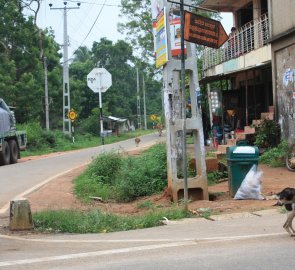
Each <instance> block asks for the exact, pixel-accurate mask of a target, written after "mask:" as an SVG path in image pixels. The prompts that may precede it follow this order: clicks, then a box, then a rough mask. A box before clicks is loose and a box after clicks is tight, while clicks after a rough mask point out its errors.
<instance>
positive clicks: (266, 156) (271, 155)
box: [260, 140, 289, 167]
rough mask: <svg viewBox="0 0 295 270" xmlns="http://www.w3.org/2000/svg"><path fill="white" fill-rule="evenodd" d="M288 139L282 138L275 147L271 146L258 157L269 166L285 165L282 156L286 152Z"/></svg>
mask: <svg viewBox="0 0 295 270" xmlns="http://www.w3.org/2000/svg"><path fill="white" fill-rule="evenodd" d="M288 148H289V146H288V141H286V140H283V141H281V142H280V144H279V145H278V146H277V147H274V148H271V149H269V150H268V151H266V152H265V153H263V155H262V156H261V157H260V161H261V163H264V164H267V165H269V166H271V167H282V166H285V163H284V157H285V156H286V155H287V152H288Z"/></svg>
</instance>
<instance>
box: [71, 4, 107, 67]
mask: <svg viewBox="0 0 295 270" xmlns="http://www.w3.org/2000/svg"><path fill="white" fill-rule="evenodd" d="M106 2H107V0H105V1H104V3H103V5H102V7H101V9H100V11H99V13H98V15H97V16H96V18H95V20H94V22H93V24H92V26H91V28H90V30H89V31H88V33H87V35H86V36H85V38H84V39H83V41H82V42H81V44H80V46H79V47H78V48H77V49H76V50H75V51H74V52H73V54H72V56H71V57H70V58H69V59H71V58H72V57H73V56H74V55H75V53H76V52H77V50H78V49H79V48H80V47H81V46H82V45H83V44H84V42H85V41H86V39H87V38H88V36H89V35H90V33H91V31H92V29H93V27H94V26H95V24H96V22H97V20H98V18H99V17H100V14H101V13H102V10H103V8H104V7H105V4H106ZM68 61H69V60H68Z"/></svg>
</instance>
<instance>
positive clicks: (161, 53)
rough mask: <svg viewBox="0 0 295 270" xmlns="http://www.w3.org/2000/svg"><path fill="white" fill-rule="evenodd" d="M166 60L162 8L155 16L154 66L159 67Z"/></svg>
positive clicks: (165, 37) (164, 13)
mask: <svg viewBox="0 0 295 270" xmlns="http://www.w3.org/2000/svg"><path fill="white" fill-rule="evenodd" d="M167 61H168V48H167V31H166V9H165V8H163V9H162V11H161V12H160V13H159V14H158V17H157V28H156V67H157V68H159V67H161V66H163V65H164V64H166V63H167Z"/></svg>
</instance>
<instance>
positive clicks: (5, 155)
mask: <svg viewBox="0 0 295 270" xmlns="http://www.w3.org/2000/svg"><path fill="white" fill-rule="evenodd" d="M9 163H10V149H9V145H8V142H7V141H3V143H2V152H0V165H8V164H9Z"/></svg>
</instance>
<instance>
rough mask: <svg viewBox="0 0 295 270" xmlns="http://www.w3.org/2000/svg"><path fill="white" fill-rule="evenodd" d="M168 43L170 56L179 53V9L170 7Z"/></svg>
mask: <svg viewBox="0 0 295 270" xmlns="http://www.w3.org/2000/svg"><path fill="white" fill-rule="evenodd" d="M169 26H170V45H171V54H172V56H180V55H181V21H180V11H179V9H173V8H171V9H170V11H169ZM185 47H186V45H185V44H184V53H186V48H185Z"/></svg>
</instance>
